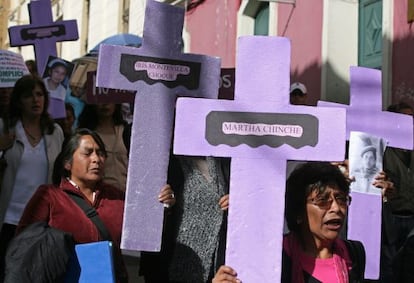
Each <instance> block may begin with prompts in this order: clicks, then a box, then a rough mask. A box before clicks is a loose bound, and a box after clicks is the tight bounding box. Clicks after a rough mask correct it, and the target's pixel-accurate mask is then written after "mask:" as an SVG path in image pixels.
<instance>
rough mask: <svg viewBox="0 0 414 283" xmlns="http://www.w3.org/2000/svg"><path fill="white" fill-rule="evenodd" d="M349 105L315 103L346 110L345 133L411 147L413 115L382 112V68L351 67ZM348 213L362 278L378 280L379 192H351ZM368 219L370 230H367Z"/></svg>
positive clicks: (351, 235)
mask: <svg viewBox="0 0 414 283" xmlns="http://www.w3.org/2000/svg"><path fill="white" fill-rule="evenodd" d="M350 83H351V91H350V105H344V104H337V103H331V102H324V101H319V102H318V106H331V107H340V108H344V109H346V112H347V115H346V132H347V139H348V140H349V136H350V132H351V131H359V132H365V133H368V134H371V135H374V136H377V137H380V138H383V139H385V140H386V141H388V145H390V146H393V147H398V148H405V149H412V148H413V120H412V117H410V116H408V115H404V114H399V113H392V112H387V111H382V95H381V94H382V85H381V71H379V70H374V69H368V68H363V67H351V68H350ZM352 197H353V199H352V205H351V206H350V208H349V214H348V218H349V220H348V238H350V239H354V240H359V241H361V242H362V243H363V244H364V247H365V251H366V254H367V263H366V268H365V278H367V279H378V277H379V272H380V254H381V219H382V217H381V213H382V212H381V211H382V199H381V196H378V195H368V194H363V193H357V192H353V193H352ZM367 221H369V223H370V228H369V229H370V233H367V232H366V231H367V230H366V229H367Z"/></svg>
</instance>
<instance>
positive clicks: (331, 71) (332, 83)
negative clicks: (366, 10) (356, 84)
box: [321, 0, 358, 104]
mask: <svg viewBox="0 0 414 283" xmlns="http://www.w3.org/2000/svg"><path fill="white" fill-rule="evenodd" d="M323 9H324V15H323V29H322V82H321V83H322V92H321V100H325V101H332V102H338V103H344V104H348V103H349V67H350V66H356V65H358V0H353V1H341V0H325V1H324V8H323Z"/></svg>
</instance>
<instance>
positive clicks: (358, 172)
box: [349, 132, 385, 195]
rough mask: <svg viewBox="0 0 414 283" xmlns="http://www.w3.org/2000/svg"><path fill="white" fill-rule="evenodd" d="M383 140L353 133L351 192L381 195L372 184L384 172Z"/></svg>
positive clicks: (350, 148) (350, 158)
mask: <svg viewBox="0 0 414 283" xmlns="http://www.w3.org/2000/svg"><path fill="white" fill-rule="evenodd" d="M384 144H385V142H384V140H383V139H381V138H378V137H375V136H371V135H368V134H366V133H361V132H351V136H350V139H349V163H350V172H351V177H353V178H354V181H353V182H352V183H351V190H352V191H356V192H361V193H368V194H377V195H379V194H381V190H380V189H378V188H376V187H375V186H374V185H372V183H373V182H374V179H375V176H376V175H378V174H379V173H380V172H381V171H382V156H383V154H384V150H385V145H384Z"/></svg>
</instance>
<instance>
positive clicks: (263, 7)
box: [254, 2, 269, 35]
mask: <svg viewBox="0 0 414 283" xmlns="http://www.w3.org/2000/svg"><path fill="white" fill-rule="evenodd" d="M254 34H255V35H269V3H268V2H263V3H261V4H260V7H259V10H258V12H257V14H256V18H255V19H254Z"/></svg>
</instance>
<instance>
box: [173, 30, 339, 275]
mask: <svg viewBox="0 0 414 283" xmlns="http://www.w3.org/2000/svg"><path fill="white" fill-rule="evenodd" d="M259 48H260V52H257V50H258V49H259ZM289 68H290V42H289V40H288V39H287V38H282V37H268V36H256V37H242V38H240V39H239V41H238V54H237V66H236V85H235V100H234V101H230V100H209V99H198V98H179V99H178V100H177V106H176V124H175V131H174V153H175V154H180V155H192V156H223V157H231V158H232V160H231V173H230V203H231V205H230V208H229V216H228V217H229V218H228V230H227V249H226V264H227V265H230V266H232V267H234V268H235V269H236V270H237V272H238V277H239V278H240V279H241V280H242V281H243V282H247V283H253V282H279V281H280V277H281V255H282V240H283V219H284V199H285V196H284V195H285V182H286V161H287V160H288V159H291V160H295V159H298V160H331V161H334V160H336V161H339V160H343V159H344V157H345V111H343V110H342V111H338V110H337V109H329V108H316V107H311V106H294V105H290V104H289V95H288V94H289V85H290V83H289V73H290V70H289ZM194 109H197V110H196V111H194ZM212 111H219V112H233V111H234V112H243V113H254V114H257V113H266V114H272V113H286V114H289V115H292V116H294V115H298V116H300V115H312V116H314V117H317V119H318V120H319V129H318V132H317V136H318V143H317V144H316V145H315V146H302V147H299V148H293V147H291V146H290V145H287V144H283V145H281V146H279V147H276V148H274V147H270V146H267V145H262V146H257V147H251V146H248V145H246V144H241V145H237V146H229V145H226V144H220V145H216V146H213V145H211V144H209V142H208V141H207V139H206V138H205V134H206V131H207V130H208V129H207V128H206V127H207V126H206V119H207V116H208V115H209V114H210V113H211V112H212ZM332 117H335V119H332ZM306 130H307V129H304V131H306Z"/></svg>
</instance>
